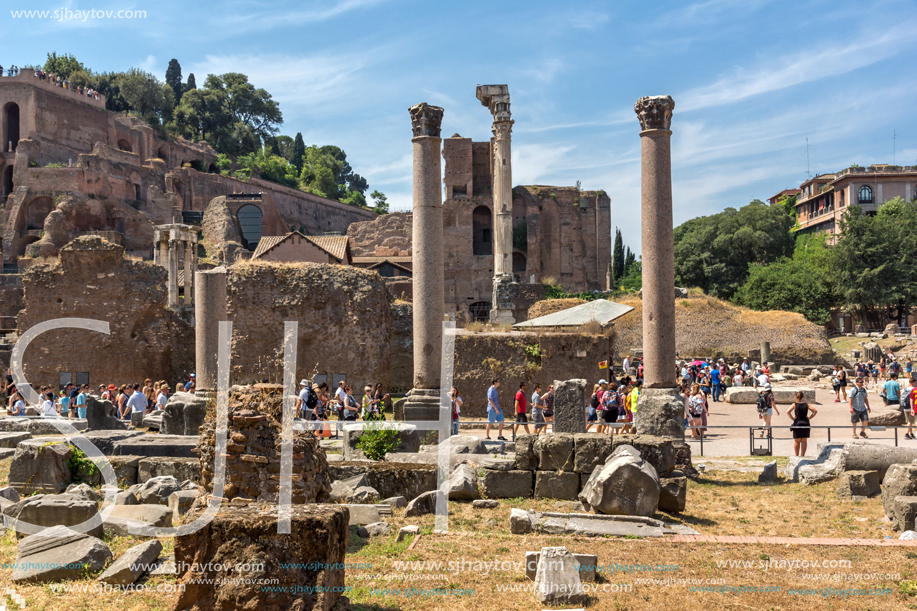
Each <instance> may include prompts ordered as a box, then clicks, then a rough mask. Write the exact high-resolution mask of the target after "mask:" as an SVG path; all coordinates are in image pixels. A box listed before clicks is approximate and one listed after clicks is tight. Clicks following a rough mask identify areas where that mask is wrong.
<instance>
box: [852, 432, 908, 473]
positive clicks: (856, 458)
mask: <svg viewBox="0 0 917 611" xmlns="http://www.w3.org/2000/svg"><path fill="white" fill-rule="evenodd" d="M915 460H917V448H915V447H909V446H897V447H895V446H888V445H883V444H879V443H870V442H864V441H853V442H849V443H846V444H844V451H843V452H842V453H841V458H840V463H839V469H838V471H839V472H840V471H878V472H879V478H880V479H884V478H885V473H886V471H888V469H889V467H891V466H892V465H896V464H905V463H910V462H913V461H915Z"/></svg>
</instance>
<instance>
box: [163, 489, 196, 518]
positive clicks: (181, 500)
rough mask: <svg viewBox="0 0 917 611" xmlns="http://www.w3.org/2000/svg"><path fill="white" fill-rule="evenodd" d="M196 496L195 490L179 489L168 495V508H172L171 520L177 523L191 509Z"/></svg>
mask: <svg viewBox="0 0 917 611" xmlns="http://www.w3.org/2000/svg"><path fill="white" fill-rule="evenodd" d="M197 497H198V491H197V490H179V491H178V492H173V493H172V494H170V495H169V509H171V510H172V522H173V523H175V524H178V523H180V522H181V519H182V518H183V517H184V516H185V514H186V513H188V510H189V509H191V505H192V504H193V503H194V499H196V498H197Z"/></svg>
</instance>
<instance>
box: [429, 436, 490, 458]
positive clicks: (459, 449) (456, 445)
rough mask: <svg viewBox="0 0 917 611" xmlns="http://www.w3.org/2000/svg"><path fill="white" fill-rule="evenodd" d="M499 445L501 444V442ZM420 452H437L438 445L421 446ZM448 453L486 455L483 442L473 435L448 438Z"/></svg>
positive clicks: (485, 447)
mask: <svg viewBox="0 0 917 611" xmlns="http://www.w3.org/2000/svg"><path fill="white" fill-rule="evenodd" d="M500 443H501V444H502V443H503V442H500ZM420 451H421V452H438V451H439V445H430V446H422V447H421V449H420ZM449 451H450V452H452V453H453V454H488V452H487V446H485V445H484V441H483V440H481V439H480V438H479V437H475V436H473V435H453V436H451V437H449Z"/></svg>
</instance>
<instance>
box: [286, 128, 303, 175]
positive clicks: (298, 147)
mask: <svg viewBox="0 0 917 611" xmlns="http://www.w3.org/2000/svg"><path fill="white" fill-rule="evenodd" d="M305 155H306V144H305V143H304V142H303V140H302V134H301V133H300V132H296V139H295V140H294V141H293V157H292V158H291V159H290V163H292V164H293V166H294V167H295V168H296V173H297V174H300V173H301V172H302V163H303V157H304V156H305Z"/></svg>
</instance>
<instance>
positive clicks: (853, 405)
mask: <svg viewBox="0 0 917 611" xmlns="http://www.w3.org/2000/svg"><path fill="white" fill-rule="evenodd" d="M863 386H864V384H863V380H861V379H859V378H857V383H856V387H855V388H854V389H853V390H851V391H850V423H851V425H852V427H853V438H854V439H856V438H857V422H862V423H863V424H862V427H861V429H860V437H862V438H863V439H868V437H866V427H867V426H869V412H871V411H872V410H871V409H870V407H869V397H867V396H866V389H865V388H864V387H863Z"/></svg>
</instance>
